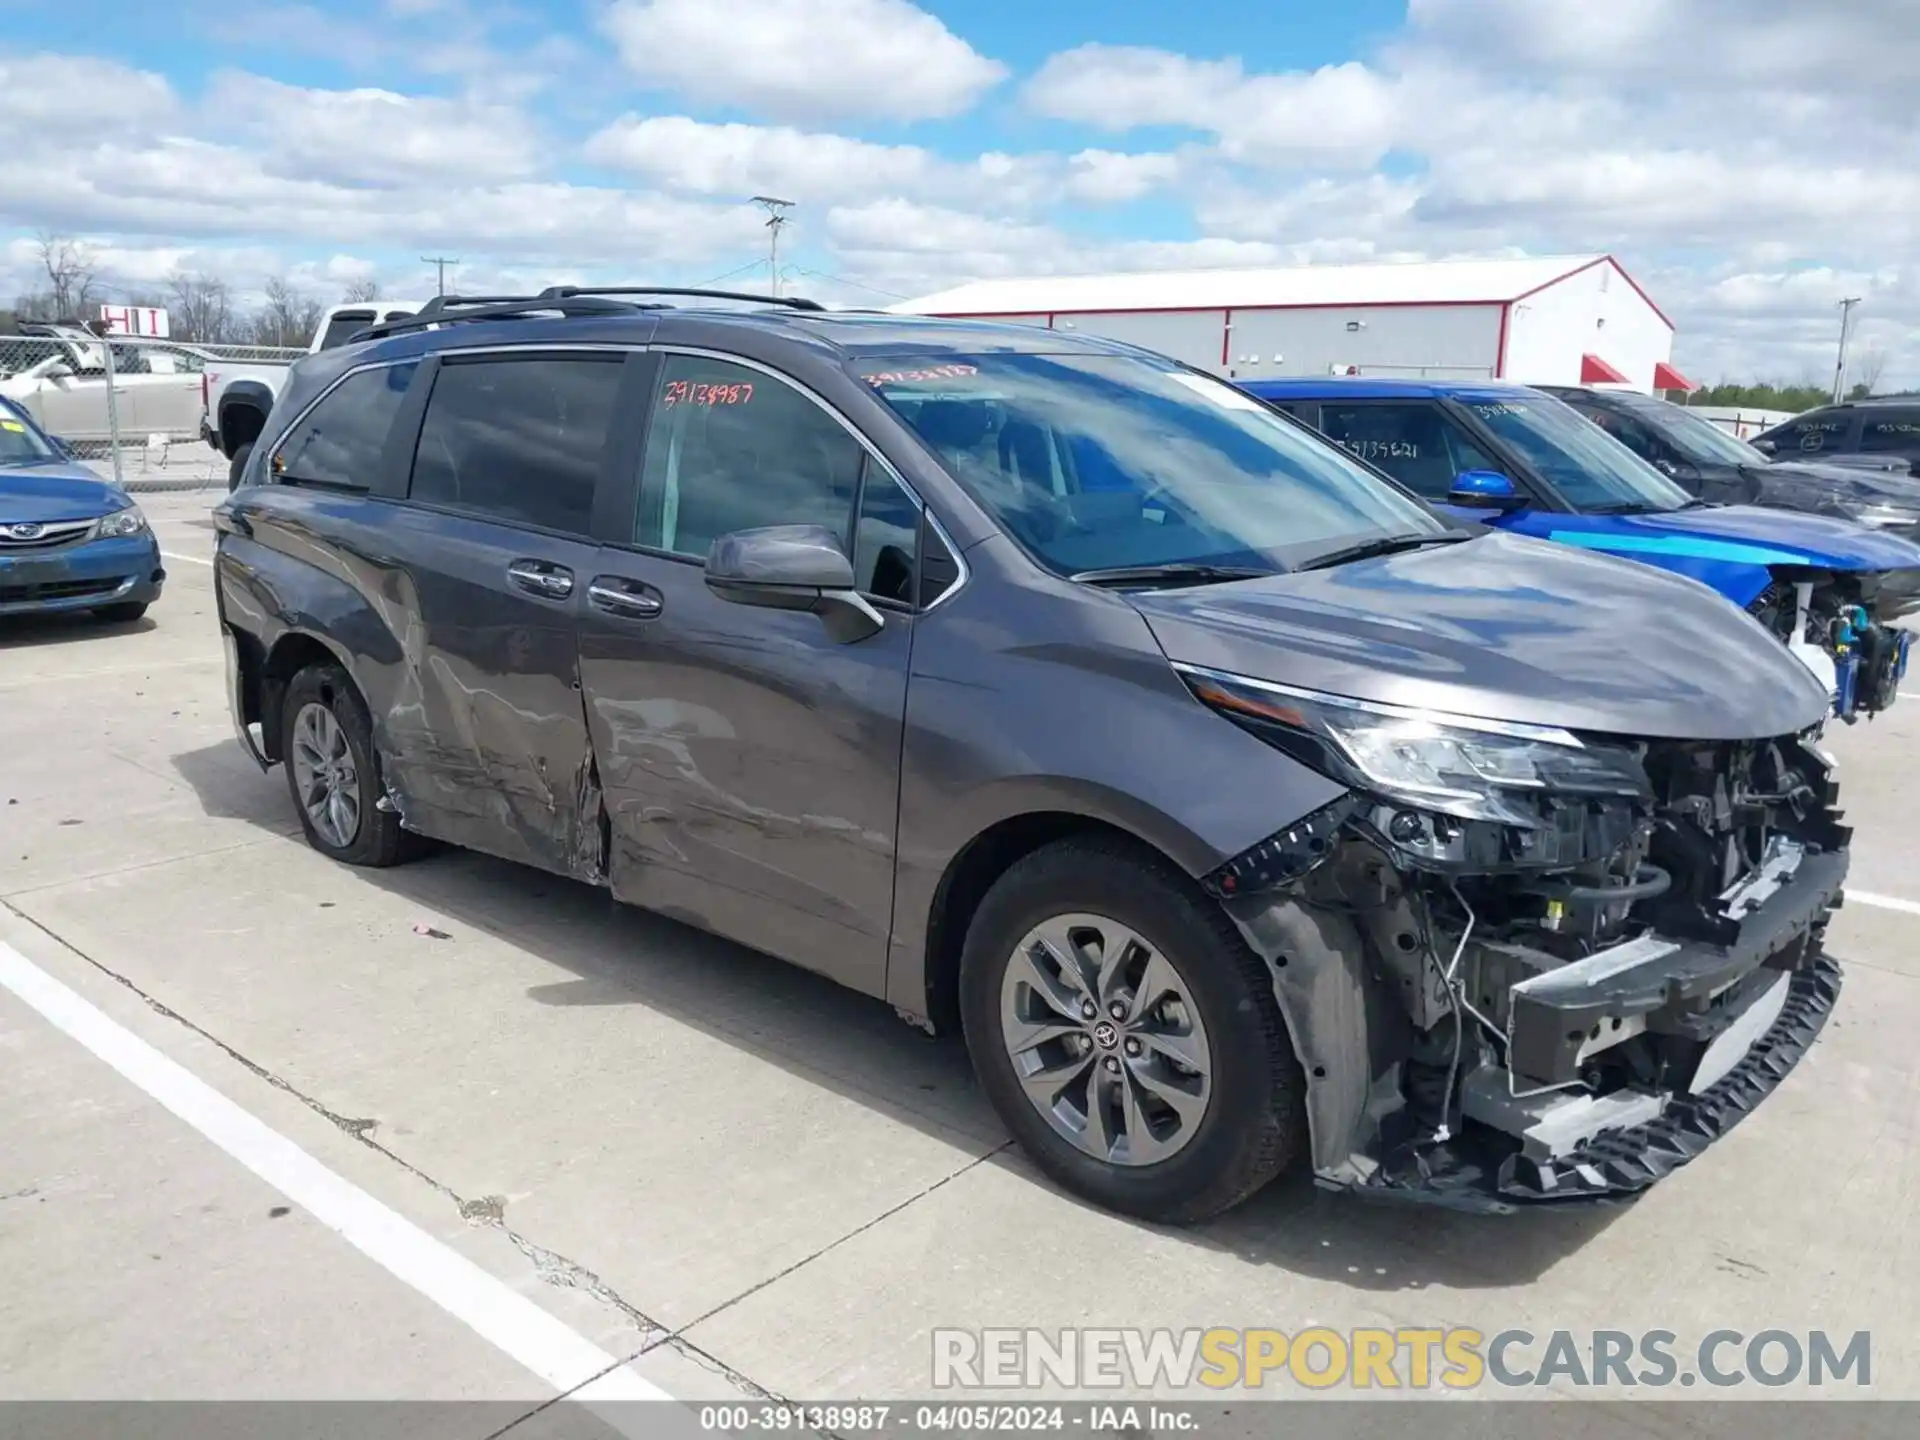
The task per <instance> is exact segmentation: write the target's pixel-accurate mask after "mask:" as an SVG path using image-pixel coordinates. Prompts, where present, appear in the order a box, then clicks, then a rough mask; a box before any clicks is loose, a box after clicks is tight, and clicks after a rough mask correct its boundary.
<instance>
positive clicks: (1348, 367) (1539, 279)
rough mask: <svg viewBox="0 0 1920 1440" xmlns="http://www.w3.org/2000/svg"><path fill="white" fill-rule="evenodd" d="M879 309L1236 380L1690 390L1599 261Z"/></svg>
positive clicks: (1314, 268)
mask: <svg viewBox="0 0 1920 1440" xmlns="http://www.w3.org/2000/svg"><path fill="white" fill-rule="evenodd" d="M891 308H892V309H894V310H897V311H902V312H906V313H913V314H922V315H946V316H968V317H972V318H976V319H994V320H1006V321H1012V322H1015V323H1018V324H1025V325H1043V326H1048V327H1051V328H1053V329H1057V330H1074V331H1079V332H1081V333H1083V334H1088V335H1101V336H1106V337H1109V338H1111V339H1115V340H1125V341H1128V342H1130V343H1132V344H1135V345H1143V346H1145V347H1146V348H1148V349H1150V350H1157V351H1159V352H1160V353H1162V354H1164V355H1171V356H1173V357H1175V358H1176V359H1179V360H1184V361H1186V362H1187V363H1188V364H1191V365H1198V366H1201V367H1204V368H1205V369H1208V370H1211V371H1213V372H1214V373H1215V374H1218V375H1224V376H1228V377H1231V378H1238V379H1260V378H1271V377H1277V376H1283V375H1325V374H1328V373H1346V372H1353V373H1358V374H1362V375H1401V376H1408V377H1421V376H1424V377H1428V378H1432V379H1459V380H1466V379H1488V378H1493V379H1508V380H1518V381H1520V382H1522V383H1523V384H1534V385H1576V384H1614V385H1630V386H1632V387H1634V388H1635V389H1639V390H1656V389H1659V390H1685V389H1691V388H1693V387H1692V385H1691V382H1689V381H1688V380H1687V379H1686V377H1685V376H1683V375H1681V374H1680V373H1679V372H1678V371H1677V370H1675V369H1674V368H1673V365H1672V355H1673V322H1672V321H1670V320H1668V319H1667V317H1666V316H1665V315H1664V314H1662V313H1661V311H1660V307H1659V306H1657V305H1656V304H1654V303H1653V300H1652V298H1651V297H1649V296H1648V294H1647V292H1646V291H1645V290H1643V289H1642V288H1641V287H1640V285H1639V284H1638V283H1637V282H1636V281H1635V280H1634V278H1633V277H1632V276H1631V275H1629V274H1628V273H1627V272H1626V270H1625V269H1623V268H1622V267H1621V265H1620V262H1619V261H1617V260H1615V259H1614V258H1613V257H1612V256H1611V255H1557V256H1548V257H1542V258H1539V259H1528V260H1443V261H1433V262H1421V263H1405V264H1380V265H1305V266H1298V267H1294V268H1290V269H1272V270H1192V271H1186V272H1182V273H1162V274H1152V273H1142V274H1123V275H1059V276H1036V277H1033V278H1030V279H1017V280H980V281H976V282H974V283H972V284H969V285H961V286H959V287H957V288H955V289H952V290H943V291H941V292H940V293H938V294H935V295H927V296H923V297H922V298H920V299H918V300H912V301H908V302H906V303H904V304H900V305H895V306H893V307H891Z"/></svg>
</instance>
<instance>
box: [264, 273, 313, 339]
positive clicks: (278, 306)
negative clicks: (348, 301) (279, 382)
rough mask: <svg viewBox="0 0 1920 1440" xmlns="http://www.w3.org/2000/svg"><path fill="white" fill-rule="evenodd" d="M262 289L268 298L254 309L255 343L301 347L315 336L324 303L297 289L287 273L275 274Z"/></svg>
mask: <svg viewBox="0 0 1920 1440" xmlns="http://www.w3.org/2000/svg"><path fill="white" fill-rule="evenodd" d="M261 289H262V293H263V294H264V295H265V296H266V300H265V302H264V303H263V304H262V305H261V306H260V308H259V309H258V310H257V311H255V312H254V316H253V324H252V326H251V329H252V332H253V334H252V339H253V343H254V344H256V345H281V346H288V347H292V348H298V347H300V346H302V345H305V344H306V343H307V342H308V341H309V340H311V339H312V338H313V332H314V331H315V330H317V329H318V328H319V327H320V317H321V315H322V314H324V313H325V311H326V307H325V306H324V305H322V304H321V303H320V302H319V301H318V300H316V299H314V298H313V297H312V296H311V295H303V294H302V293H301V292H300V291H298V290H296V289H294V288H293V286H292V285H291V284H290V283H289V282H288V281H287V279H286V277H285V276H281V275H276V276H273V277H272V278H271V279H269V280H268V281H267V283H266V284H265V285H264V286H262V287H261Z"/></svg>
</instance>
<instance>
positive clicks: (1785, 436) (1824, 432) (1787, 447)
mask: <svg viewBox="0 0 1920 1440" xmlns="http://www.w3.org/2000/svg"><path fill="white" fill-rule="evenodd" d="M1852 425H1853V417H1852V416H1851V415H1850V414H1848V413H1847V412H1846V411H1844V410H1810V411H1808V412H1807V413H1806V414H1805V415H1802V416H1799V417H1798V418H1797V419H1793V420H1789V421H1787V423H1786V424H1784V425H1778V426H1775V427H1774V428H1773V429H1771V430H1769V431H1767V433H1766V434H1765V435H1762V436H1761V437H1760V438H1761V439H1762V440H1771V441H1772V442H1773V447H1774V453H1775V454H1776V455H1785V454H1787V453H1788V452H1789V451H1798V452H1800V453H1802V454H1808V455H1814V454H1818V453H1819V452H1820V451H1822V450H1840V449H1844V448H1845V445H1846V439H1847V431H1848V430H1849V429H1851V428H1852Z"/></svg>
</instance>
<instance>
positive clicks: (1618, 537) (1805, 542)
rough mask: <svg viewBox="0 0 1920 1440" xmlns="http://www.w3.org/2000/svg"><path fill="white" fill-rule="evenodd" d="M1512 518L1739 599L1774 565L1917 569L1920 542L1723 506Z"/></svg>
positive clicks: (1524, 528)
mask: <svg viewBox="0 0 1920 1440" xmlns="http://www.w3.org/2000/svg"><path fill="white" fill-rule="evenodd" d="M1517 518H1518V519H1519V523H1517V524H1512V525H1511V526H1510V528H1512V529H1515V530H1519V531H1520V532H1521V533H1523V534H1527V535H1536V536H1539V537H1540V538H1542V539H1546V540H1557V541H1559V542H1560V543H1561V544H1563V545H1578V546H1580V547H1581V548H1582V549H1586V550H1599V551H1601V552H1603V553H1605V554H1608V555H1618V556H1620V557H1621V558H1622V559H1627V560H1641V561H1645V562H1646V563H1648V564H1650V565H1657V566H1659V567H1660V568H1661V569H1663V570H1672V571H1675V572H1677V573H1679V574H1682V575H1686V576H1689V577H1691V578H1693V579H1695V580H1700V581H1703V582H1704V583H1706V584H1708V585H1711V586H1713V588H1714V589H1716V590H1718V591H1719V592H1720V593H1721V594H1723V595H1725V596H1726V597H1727V598H1728V599H1729V600H1732V601H1733V602H1734V603H1735V604H1736V605H1746V604H1748V603H1750V602H1751V601H1752V600H1753V599H1754V597H1755V596H1757V595H1759V594H1760V592H1761V591H1762V590H1764V589H1766V588H1767V584H1768V582H1769V579H1770V575H1769V567H1771V566H1775V565H1787V566H1800V567H1805V568H1809V569H1816V570H1844V571H1854V572H1866V573H1870V574H1880V573H1885V572H1889V571H1913V572H1915V573H1916V574H1920V546H1916V545H1915V544H1913V542H1911V541H1909V540H1904V539H1902V538H1901V537H1900V536H1898V535H1888V534H1885V533H1883V532H1881V531H1878V530H1874V529H1871V528H1870V527H1868V526H1865V525H1855V524H1853V523H1852V522H1851V521H1847V520H1836V519H1832V518H1830V517H1828V516H1825V515H1809V514H1805V513H1803V512H1799V511H1793V510H1772V509H1765V508H1762V507H1760V506H1757V505H1723V506H1714V507H1703V508H1701V509H1698V510H1669V511H1665V512H1662V513H1658V514H1651V515H1563V514H1557V513H1553V512H1549V511H1531V512H1527V513H1526V514H1524V515H1523V516H1521V517H1517Z"/></svg>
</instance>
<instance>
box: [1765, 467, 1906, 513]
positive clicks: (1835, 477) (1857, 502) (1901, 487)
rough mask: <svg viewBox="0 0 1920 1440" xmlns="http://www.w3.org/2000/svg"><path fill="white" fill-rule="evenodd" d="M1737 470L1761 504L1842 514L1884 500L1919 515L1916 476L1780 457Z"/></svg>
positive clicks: (1881, 503)
mask: <svg viewBox="0 0 1920 1440" xmlns="http://www.w3.org/2000/svg"><path fill="white" fill-rule="evenodd" d="M1740 468H1741V473H1742V474H1743V475H1744V476H1746V477H1747V478H1749V479H1750V480H1752V481H1753V482H1754V485H1755V486H1756V489H1755V492H1754V495H1753V498H1754V500H1755V502H1756V503H1758V504H1761V505H1785V506H1788V507H1789V508H1791V509H1795V510H1814V509H1821V510H1825V511H1826V513H1828V514H1843V513H1847V512H1850V511H1853V510H1858V509H1861V508H1863V507H1866V506H1873V505H1887V506H1891V507H1893V508H1894V509H1897V510H1911V511H1913V512H1914V513H1915V514H1916V515H1920V479H1916V478H1915V477H1914V476H1912V475H1902V474H1898V473H1896V472H1895V471H1892V470H1869V469H1865V468H1863V467H1861V466H1857V465H1820V464H1816V463H1812V462H1802V461H1799V460H1782V461H1780V462H1779V463H1777V464H1774V465H1761V464H1754V465H1743V466H1742V467H1740Z"/></svg>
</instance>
